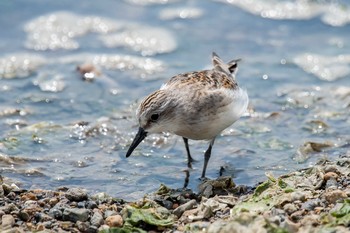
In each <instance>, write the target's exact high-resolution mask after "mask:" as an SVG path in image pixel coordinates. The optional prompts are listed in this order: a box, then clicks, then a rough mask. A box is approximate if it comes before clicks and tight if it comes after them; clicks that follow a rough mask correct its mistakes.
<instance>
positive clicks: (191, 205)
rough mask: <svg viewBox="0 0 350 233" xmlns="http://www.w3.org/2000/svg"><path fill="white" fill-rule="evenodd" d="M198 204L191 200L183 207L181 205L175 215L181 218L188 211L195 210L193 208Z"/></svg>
mask: <svg viewBox="0 0 350 233" xmlns="http://www.w3.org/2000/svg"><path fill="white" fill-rule="evenodd" d="M196 204H197V202H196V200H191V201H189V202H187V203H185V204H183V205H180V206H179V207H177V208H176V209H175V210H174V211H173V214H175V215H176V216H177V217H178V218H180V217H181V215H182V214H183V213H184V212H185V211H186V210H190V209H193V207H194V206H195V205H196Z"/></svg>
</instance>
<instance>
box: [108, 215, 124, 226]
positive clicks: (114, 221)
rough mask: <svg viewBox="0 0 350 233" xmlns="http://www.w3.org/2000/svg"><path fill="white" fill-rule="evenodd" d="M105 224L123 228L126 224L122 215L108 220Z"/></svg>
mask: <svg viewBox="0 0 350 233" xmlns="http://www.w3.org/2000/svg"><path fill="white" fill-rule="evenodd" d="M105 223H106V224H107V225H108V226H109V227H121V226H123V224H124V221H123V218H122V216H120V215H112V216H109V217H107V218H106V220H105Z"/></svg>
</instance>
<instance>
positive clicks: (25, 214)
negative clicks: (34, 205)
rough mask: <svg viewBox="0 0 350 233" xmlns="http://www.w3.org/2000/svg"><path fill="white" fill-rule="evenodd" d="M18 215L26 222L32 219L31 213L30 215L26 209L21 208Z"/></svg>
mask: <svg viewBox="0 0 350 233" xmlns="http://www.w3.org/2000/svg"><path fill="white" fill-rule="evenodd" d="M18 217H19V218H20V219H21V220H22V221H24V222H27V221H28V220H29V219H30V215H29V214H28V212H27V211H25V210H21V211H20V212H19V215H18Z"/></svg>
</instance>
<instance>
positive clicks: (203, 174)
mask: <svg viewBox="0 0 350 233" xmlns="http://www.w3.org/2000/svg"><path fill="white" fill-rule="evenodd" d="M214 141H215V138H213V139H212V140H211V141H210V144H209V147H208V149H207V151H206V152H205V153H204V165H203V171H202V177H201V178H202V179H203V178H205V172H206V170H207V166H208V162H209V159H210V155H211V148H212V147H213V145H214Z"/></svg>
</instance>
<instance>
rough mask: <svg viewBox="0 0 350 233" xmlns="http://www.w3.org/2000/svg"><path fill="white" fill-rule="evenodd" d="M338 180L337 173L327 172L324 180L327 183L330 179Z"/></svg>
mask: <svg viewBox="0 0 350 233" xmlns="http://www.w3.org/2000/svg"><path fill="white" fill-rule="evenodd" d="M337 178H338V174H337V173H335V172H327V173H326V174H325V175H324V177H323V179H324V180H326V181H327V180H329V179H337Z"/></svg>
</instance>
